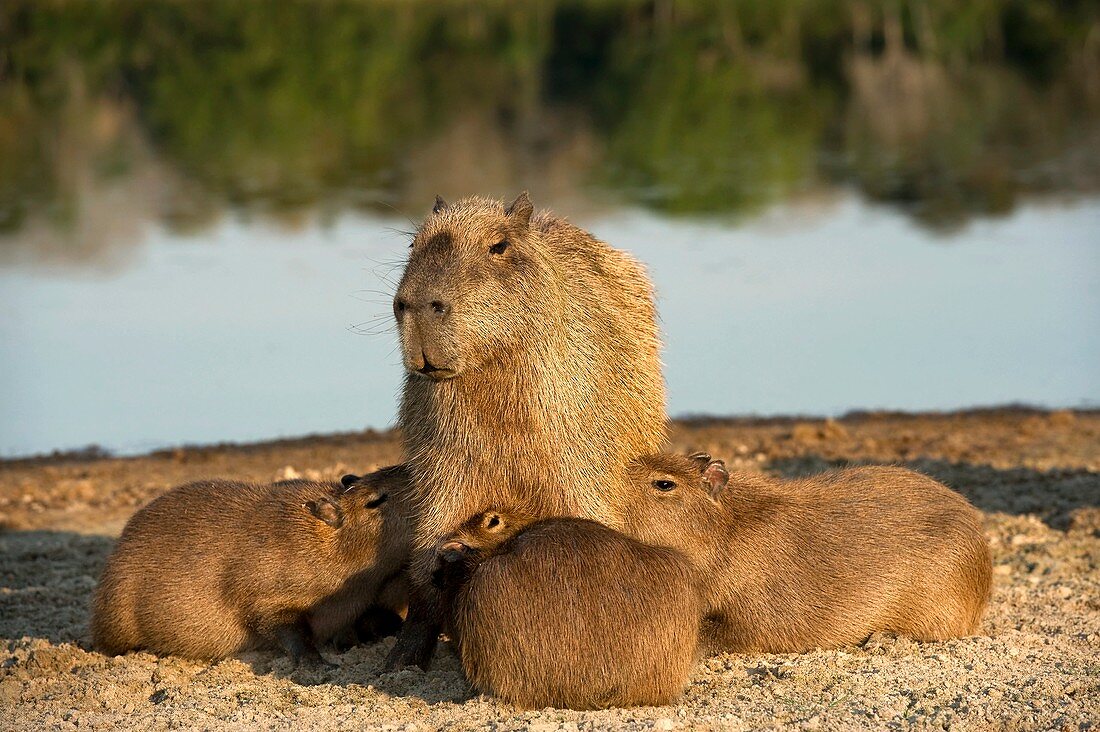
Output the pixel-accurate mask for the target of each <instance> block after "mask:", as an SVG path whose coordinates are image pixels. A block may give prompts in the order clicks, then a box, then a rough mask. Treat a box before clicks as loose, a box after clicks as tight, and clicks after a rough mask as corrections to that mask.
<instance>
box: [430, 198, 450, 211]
mask: <svg viewBox="0 0 1100 732" xmlns="http://www.w3.org/2000/svg"><path fill="white" fill-rule="evenodd" d="M445 208H447V202H446V201H444V200H443V196H439V195H437V196H436V197H435V205H434V206H432V213H439V212H440V211H442V210H443V209H445Z"/></svg>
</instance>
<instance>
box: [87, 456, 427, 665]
mask: <svg viewBox="0 0 1100 732" xmlns="http://www.w3.org/2000/svg"><path fill="white" fill-rule="evenodd" d="M346 482H347V483H348V485H347V486H345V485H342V484H340V483H318V482H313V481H305V480H292V481H283V482H279V483H272V484H269V485H257V484H252V483H238V482H231V481H205V482H198V483H190V484H187V485H183V486H180V487H178V488H175V489H173V490H171V491H169V492H167V493H165V494H164V495H162V496H160V497H159V498H157V499H156V500H154V501H153V502H152V503H150V504H149V505H147V506H146V507H144V508H142V509H141V510H140V511H138V512H137V513H136V514H134V516H133V517H132V518H131V519H130V521H129V522H128V523H127V524H126V527H125V529H123V532H122V536H121V538H120V539H119V541H118V545H117V546H116V547H115V550H114V553H113V554H112V555H111V556H110V558H109V559H108V560H107V566H106V568H105V569H104V571H103V576H102V578H101V579H100V583H99V588H98V590H97V592H96V596H95V601H94V606H93V612H92V643H93V645H94V646H95V648H97V649H98V650H100V651H103V652H104V653H108V654H112V655H115V654H120V653H125V652H126V651H130V650H137V649H141V650H147V651H150V652H152V653H158V654H166V655H176V656H184V657H188V658H196V659H216V658H223V657H226V656H230V655H232V654H234V653H237V652H239V651H243V650H247V649H251V648H258V647H263V646H270V645H281V646H282V647H283V648H285V649H286V650H287V651H288V652H289V653H290V654H291V655H292V656H293V657H294V658H295V659H296V660H303V659H304V660H309V661H319V660H320V655H319V654H318V652H317V650H316V647H315V645H314V643H315V642H319V641H323V640H327V639H329V638H330V637H332V636H333V635H335V634H336V633H338V632H340V631H342V630H344V629H345V628H346V627H347V626H349V625H351V624H353V623H354V622H355V620H356V619H357V618H358V616H359V615H360V614H361V613H362V612H363V611H364V610H366V609H367V608H368V607H369V606H370V605H371V604H372V603H373V602H374V601H375V599H376V597H377V596H378V595H379V592H380V590H381V589H383V588H385V587H387V586H390V585H394V584H395V579H397V578H398V577H399V575H400V573H401V571H402V568H403V565H404V563H405V561H406V559H407V555H408V550H407V543H406V537H407V535H408V528H407V525H406V519H405V513H404V510H405V509H404V508H403V507H402V505H401V502H400V501H398V500H393V499H394V497H395V496H397V495H399V493H400V492H401V491H402V490H404V486H405V485H406V484H407V474H406V473H405V472H404V469H403V468H401V467H397V468H390V469H385V470H382V471H379V472H377V473H375V474H372V475H371V476H367V477H366V478H363V479H357V478H355V476H349V480H347V481H346ZM392 601H393V599H392V598H391V602H392ZM397 601H398V602H399V601H400V600H399V598H398V599H397ZM390 609H391V610H393V611H395V612H399V611H400V607H393V608H390Z"/></svg>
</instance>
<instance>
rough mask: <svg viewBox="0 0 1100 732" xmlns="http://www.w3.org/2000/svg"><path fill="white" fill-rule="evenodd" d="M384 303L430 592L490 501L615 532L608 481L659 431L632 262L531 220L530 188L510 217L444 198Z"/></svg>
mask: <svg viewBox="0 0 1100 732" xmlns="http://www.w3.org/2000/svg"><path fill="white" fill-rule="evenodd" d="M502 242H506V243H507V246H506V247H505V248H503V250H501V246H500V245H501V243H502ZM394 308H395V314H396V317H397V323H398V330H399V332H400V336H401V344H402V352H403V354H404V362H405V367H406V370H407V371H408V373H407V374H406V379H405V387H404V392H403V394H402V400H401V409H400V420H399V421H400V425H401V430H402V435H403V439H404V447H405V455H406V460H407V464H408V466H409V470H410V472H411V474H412V477H413V484H414V493H415V502H416V508H415V525H414V530H413V533H414V537H413V544H414V555H413V558H412V566H411V577H412V581H413V583H414V585H416V586H417V587H418V588H421V589H423V588H425V587H426V586H427V578H428V576H429V575H430V572H431V568H432V561H433V551H434V547H435V546H436V545H437V543H438V542H439V540H440V539H441V538H443V537H445V536H448V535H449V534H451V533H452V532H454V531H455V530H456V529H457V528H458V527H459V525H460V524H461V523H462V522H463V521H464V520H465V519H466V518H467V517H469V516H471V515H474V514H477V513H480V512H482V511H484V510H486V509H488V508H490V507H492V506H501V505H503V506H511V505H517V504H519V503H522V504H524V505H528V506H530V507H531V509H532V511H533V512H534V513H535V515H537V516H579V517H584V518H591V519H596V520H600V521H602V522H604V523H607V524H609V525H612V526H613V525H615V523H616V521H617V520H618V517H616V516H615V515H614V513H613V511H612V510H611V509H612V507H613V506H614V505H616V503H617V501H616V500H615V499H614V495H615V494H616V493H617V492H621V491H623V490H625V485H624V484H623V483H622V482H621V481H620V480H617V479H616V480H611V481H609V480H608V479H607V476H609V475H615V476H619V475H621V474H622V469H623V467H624V466H625V465H626V463H627V462H628V461H629V460H630V459H631V458H633V457H634V456H636V455H639V454H644V453H649V452H653V451H655V450H658V449H660V446H661V444H662V443H663V441H664V437H665V414H664V384H663V382H662V379H661V367H660V362H659V353H658V352H659V342H658V337H657V328H656V324H655V308H654V304H653V293H652V288H651V286H650V283H649V281H648V280H647V279H646V276H645V274H644V272H643V271H642V268H641V267H640V266H639V265H638V264H637V262H635V261H634V260H633V259H631V258H630V257H629V256H627V255H626V254H624V253H623V252H620V251H617V250H615V249H612V248H611V247H609V246H608V245H606V244H604V243H603V242H601V241H598V240H597V239H595V238H593V237H592V236H591V235H590V234H588V233H587V232H585V231H583V230H581V229H579V228H577V227H576V226H573V225H571V224H569V223H567V222H566V221H564V220H562V219H560V218H557V217H556V216H554V215H553V214H551V213H549V212H545V211H544V212H539V213H537V214H533V213H532V207H531V202H530V200H529V199H528V198H527V195H526V194H523V195H522V196H520V197H519V198H518V199H517V200H516V201H515V202H513V204H512V205H511V206H509V207H507V208H506V207H505V206H504V205H503V204H502V203H501V202H500V201H492V200H487V199H483V198H467V199H463V200H461V201H458V202H457V203H454V204H452V205H447V204H445V203H443V202H442V201H439V202H437V205H436V210H435V211H434V212H433V213H432V215H430V216H429V217H428V219H427V220H426V221H425V222H424V223H423V225H422V226H421V227H420V229H419V231H418V232H417V233H416V236H415V238H414V239H413V244H412V251H411V253H410V256H409V261H408V264H407V266H406V268H405V272H404V275H403V276H402V279H401V284H400V286H399V287H398V290H397V296H396V298H395V300H394ZM410 613H413V611H410ZM413 614H415V613H413ZM423 635H424V638H425V639H429V640H426V641H425V642H434V632H432V631H431V629H430V628H429V629H428V630H426V631H425V632H424V634H423ZM414 655H415V654H410V653H407V652H406V651H405V650H404V649H403V646H402V645H399V646H398V647H397V648H396V649H395V651H394V654H393V655H391V658H390V660H389V661H388V666H389V667H390V668H393V667H396V666H400V665H404V664H405V663H409V662H413V663H419V664H420V665H424V661H423V659H422V658H419V659H417V658H414ZM410 659H413V660H411V661H410Z"/></svg>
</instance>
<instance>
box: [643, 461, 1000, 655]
mask: <svg viewBox="0 0 1100 732" xmlns="http://www.w3.org/2000/svg"><path fill="white" fill-rule="evenodd" d="M627 472H628V475H629V476H630V478H631V480H632V482H633V483H634V485H635V486H636V490H635V494H634V495H633V497H632V500H631V501H630V502H629V505H624V506H623V507H622V510H623V513H624V515H626V516H627V517H628V519H627V526H626V527H625V529H624V530H625V531H626V532H627V533H629V534H631V535H632V536H635V537H637V538H639V539H640V540H642V541H645V542H648V543H652V544H657V545H661V546H670V547H674V548H676V549H679V550H680V551H683V552H684V553H685V554H687V555H688V556H689V557H691V559H692V560H693V562H694V563H695V564H696V566H697V569H698V574H699V577H700V579H701V582H702V585H701V591H702V592H701V594H702V600H703V603H704V605H705V608H706V614H707V623H706V624H705V625H704V630H703V633H704V635H706V636H707V638H706V641H707V644H708V646H710V647H711V648H712V649H714V650H726V651H738V652H765V653H785V652H801V651H807V650H810V649H813V648H836V647H840V646H846V645H852V644H858V643H861V642H863V641H864V640H865V639H866V638H867V637H868V636H869V635H871V634H872V633H874V632H876V631H888V632H893V633H896V634H899V635H905V636H910V637H912V638H915V639H918V640H926V641H935V640H944V639H947V638H954V637H959V636H965V635H969V634H972V633H974V632H975V631H976V630H977V629H978V625H979V622H980V620H981V617H982V612H983V610H984V609H985V606H986V603H987V601H988V599H989V593H990V583H991V576H992V565H991V559H990V553H989V547H988V545H987V542H986V539H985V535H984V534H983V532H982V516H981V514H980V513H979V512H978V511H977V510H976V509H975V508H974V507H973V506H971V505H970V504H969V503H968V502H967V501H966V499H964V498H963V497H962V496H960V495H959V494H958V493H956V492H955V491H953V490H951V489H949V488H948V487H946V486H945V485H943V484H941V483H939V482H937V481H935V480H932V479H931V478H929V477H927V476H924V475H921V474H919V473H915V472H913V471H911V470H905V469H903V468H894V467H863V468H851V469H848V470H840V471H836V472H832V473H827V474H824V475H819V476H814V477H811V478H804V479H801V480H776V479H772V478H769V477H766V476H762V475H757V474H746V473H734V474H733V475H732V476H730V475H728V474H727V472H726V470H725V467H724V465H723V463H722V462H721V461H716V460H711V459H710V457H709V456H707V455H704V454H699V455H695V456H692V457H686V456H680V455H652V456H649V457H645V458H642V459H640V460H638V461H637V462H635V463H634V464H632V465H631V466H630V467H629V468H628V471H627Z"/></svg>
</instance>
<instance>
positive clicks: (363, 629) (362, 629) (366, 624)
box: [355, 605, 404, 643]
mask: <svg viewBox="0 0 1100 732" xmlns="http://www.w3.org/2000/svg"><path fill="white" fill-rule="evenodd" d="M403 622H404V621H403V620H401V616H400V615H398V614H397V613H395V612H394V611H393V610H390V609H389V608H386V607H379V606H377V605H375V606H373V607H369V608H367V609H366V610H365V611H364V612H363V614H362V615H360V616H359V620H357V621H356V623H355V632H356V635H357V637H358V640H359V642H360V643H374V642H376V641H379V640H382V639H383V638H388V637H389V636H391V635H397V634H398V633H400V632H401V626H402V623H403Z"/></svg>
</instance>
